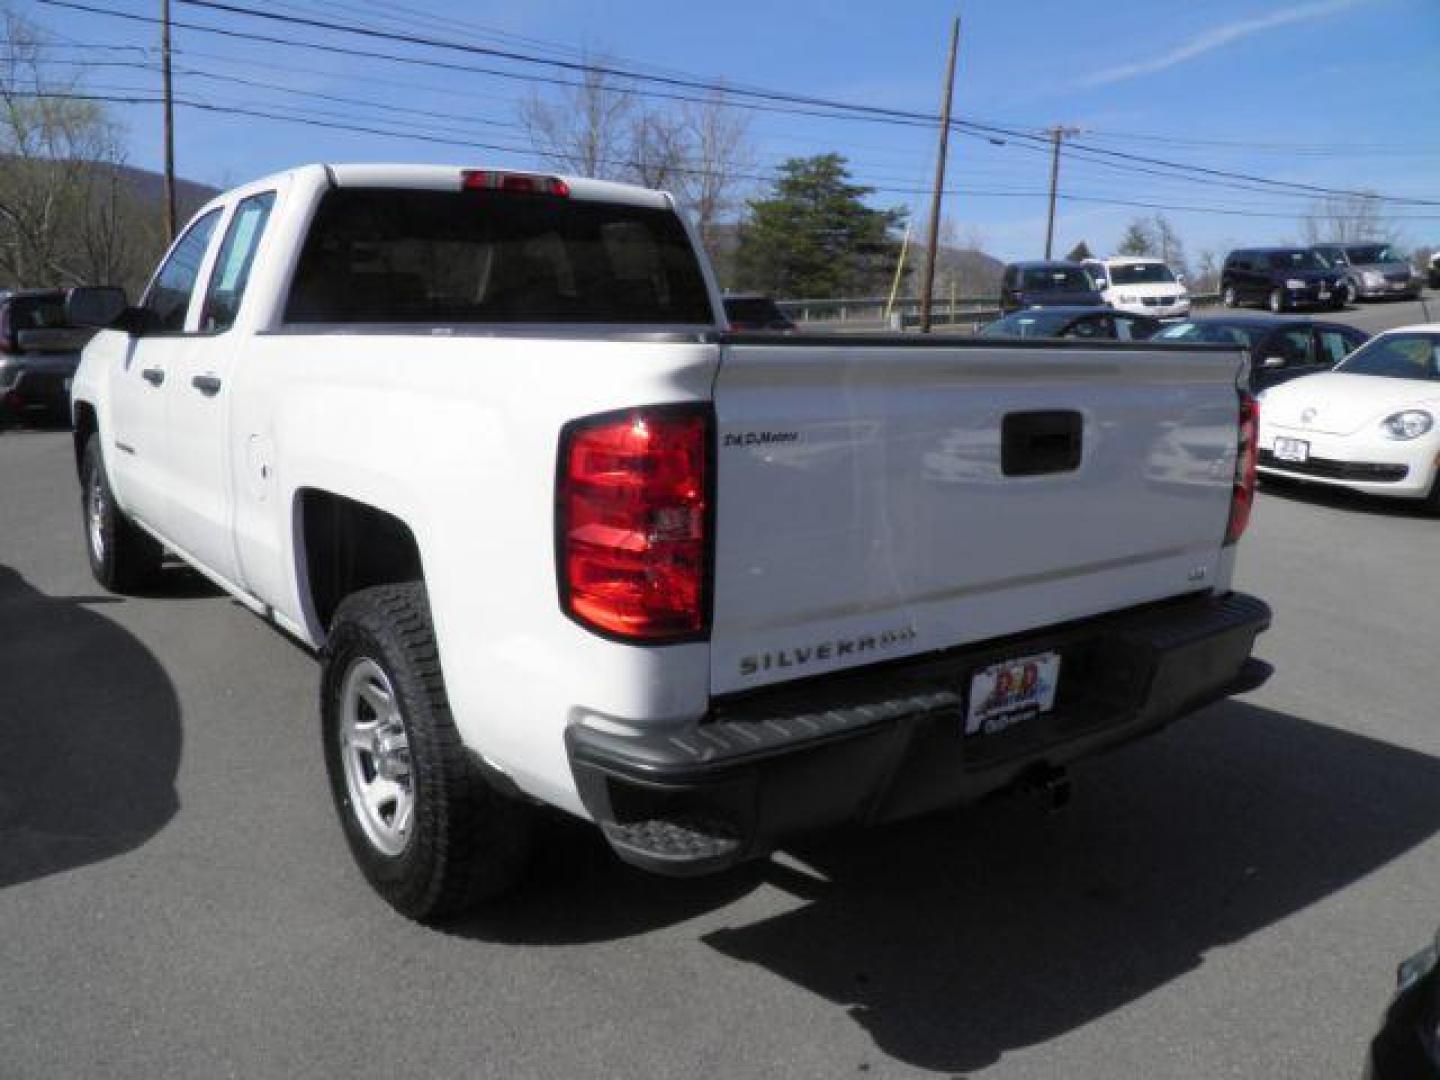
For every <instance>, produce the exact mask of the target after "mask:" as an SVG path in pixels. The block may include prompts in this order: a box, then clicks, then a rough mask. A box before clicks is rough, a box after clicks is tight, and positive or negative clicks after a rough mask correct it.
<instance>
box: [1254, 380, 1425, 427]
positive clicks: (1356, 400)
mask: <svg viewBox="0 0 1440 1080" xmlns="http://www.w3.org/2000/svg"><path fill="white" fill-rule="evenodd" d="M1437 406H1440V383H1435V382H1429V381H1427V380H1424V379H1389V378H1384V377H1383V376H1379V375H1346V374H1345V373H1344V372H1340V371H1330V372H1325V373H1323V374H1320V375H1307V376H1305V377H1304V378H1300V379H1292V380H1291V381H1290V382H1287V383H1284V384H1282V385H1280V386H1275V387H1271V388H1270V389H1269V390H1266V391H1265V396H1264V398H1263V400H1262V401H1261V404H1260V419H1261V422H1262V423H1264V424H1277V425H1279V426H1280V427H1286V428H1301V429H1308V430H1310V431H1317V432H1321V433H1323V434H1326V435H1351V434H1354V433H1355V432H1357V431H1359V430H1360V429H1361V428H1362V427H1364V426H1365V425H1366V424H1373V423H1378V422H1379V421H1381V420H1383V419H1385V417H1387V416H1389V415H1390V414H1391V413H1396V412H1400V411H1401V410H1402V409H1414V408H1421V407H1426V408H1429V409H1430V411H1432V412H1433V411H1436V408H1437Z"/></svg>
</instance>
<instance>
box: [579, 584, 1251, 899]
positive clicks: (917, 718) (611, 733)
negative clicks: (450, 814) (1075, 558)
mask: <svg viewBox="0 0 1440 1080" xmlns="http://www.w3.org/2000/svg"><path fill="white" fill-rule="evenodd" d="M1269 624H1270V609H1269V608H1268V607H1267V606H1266V605H1265V604H1264V603H1263V602H1262V601H1260V600H1257V599H1255V598H1254V597H1249V596H1245V595H1242V594H1238V593H1231V594H1229V595H1227V596H1224V597H1219V598H1216V597H1209V596H1207V597H1194V598H1186V599H1183V600H1180V601H1174V602H1166V603H1163V604H1159V605H1149V606H1147V607H1144V608H1140V609H1134V610H1131V611H1126V612H1121V613H1118V614H1115V615H1108V616H1101V617H1099V618H1095V619H1087V620H1083V621H1081V622H1077V623H1073V624H1069V625H1066V626H1063V627H1057V628H1052V629H1049V630H1046V631H1042V632H1040V633H1035V634H1028V635H1021V636H1017V637H1014V638H1007V639H1004V640H1001V641H994V642H986V643H983V644H981V645H976V646H970V647H966V648H962V649H956V650H950V651H947V652H945V653H939V654H931V655H930V656H928V657H925V658H922V659H919V660H911V661H902V662H899V663H895V664H886V665H881V666H878V667H876V668H873V669H866V670H864V671H860V672H854V673H849V674H845V675H839V676H824V677H820V678H817V679H813V680H806V681H805V682H803V683H800V684H797V685H794V686H787V687H778V688H771V689H766V690H762V691H757V692H755V693H750V694H745V695H737V696H734V697H732V698H727V699H717V700H716V701H715V703H714V706H713V707H712V709H711V712H710V714H709V715H708V716H707V717H706V718H705V719H704V720H702V721H699V722H696V723H691V724H688V725H685V726H683V727H680V728H667V729H665V730H663V731H657V732H646V733H643V734H623V733H620V732H619V731H617V730H611V729H607V730H600V729H598V728H594V727H590V726H587V725H585V724H583V723H582V724H575V725H572V726H571V727H570V728H569V730H568V731H567V734H566V746H567V751H568V753H569V757H570V765H571V769H572V771H573V773H574V776H575V782H576V786H577V789H578V790H579V793H580V797H581V799H582V801H583V802H584V804H585V808H586V810H587V811H588V812H589V813H590V815H591V816H592V817H593V818H594V819H595V820H596V821H597V822H598V823H599V824H600V826H601V828H602V830H603V831H604V833H605V835H606V837H607V839H608V840H609V841H610V844H611V846H612V847H614V849H615V850H616V852H617V853H618V854H619V855H620V856H621V858H623V859H625V860H626V861H627V862H631V863H634V864H636V865H638V866H642V867H644V868H646V869H649V870H655V871H659V872H662V873H669V874H698V873H705V872H709V871H713V870H719V869H723V868H725V867H727V866H730V865H732V864H734V863H736V862H739V861H741V860H743V859H746V858H751V857H754V856H758V855H763V854H765V853H767V852H768V851H770V850H772V849H773V848H775V847H776V846H778V845H779V844H780V843H782V842H783V841H785V840H786V839H788V838H791V837H793V836H795V835H797V834H801V833H805V832H810V831H813V830H816V829H821V828H825V827H828V826H833V825H838V824H842V823H845V822H851V821H863V822H880V821H888V820H895V819H899V818H903V817H909V816H912V815H915V814H920V813H924V812H926V811H929V810H934V809H938V808H941V807H944V806H949V805H955V804H959V803H965V802H972V801H975V800H977V799H980V798H982V797H984V796H985V795H988V794H990V793H992V792H995V791H998V790H1000V789H1002V788H1006V787H1009V786H1011V785H1014V784H1016V783H1020V782H1023V781H1025V780H1026V779H1027V778H1028V777H1030V776H1035V775H1039V774H1042V773H1045V772H1048V771H1049V770H1052V769H1054V768H1055V767H1058V766H1061V765H1064V764H1066V763H1068V762H1070V761H1073V760H1075V759H1077V758H1080V757H1084V756H1086V755H1088V754H1092V753H1095V752H1097V751H1100V750H1103V749H1106V748H1108V747H1110V746H1114V745H1117V744H1119V743H1122V742H1125V741H1128V740H1130V739H1134V738H1137V737H1139V736H1141V735H1145V734H1148V733H1149V732H1152V731H1156V730H1158V729H1160V728H1161V727H1163V726H1165V725H1166V724H1167V723H1169V722H1170V721H1171V720H1174V719H1176V718H1178V717H1180V716H1183V715H1185V714H1186V713H1189V712H1192V711H1194V710H1195V709H1198V708H1200V707H1201V706H1203V705H1206V704H1208V703H1209V702H1212V701H1214V700H1216V699H1218V698H1221V697H1224V696H1226V695H1228V694H1231V693H1236V692H1240V691H1243V690H1247V689H1251V688H1253V687H1254V686H1258V685H1259V684H1260V683H1262V682H1264V680H1265V678H1267V677H1268V675H1269V669H1268V667H1267V666H1266V665H1264V664H1261V663H1260V662H1259V661H1252V660H1251V659H1250V650H1251V648H1252V646H1253V644H1254V641H1255V637H1256V635H1257V634H1259V633H1261V632H1262V631H1264V630H1265V629H1266V628H1267V627H1268V626H1269ZM1048 651H1056V652H1059V653H1060V655H1061V672H1060V680H1059V689H1058V693H1057V697H1056V701H1055V707H1054V709H1053V710H1052V711H1051V712H1049V713H1046V714H1043V715H1039V716H1034V717H1032V718H1031V719H1029V720H1026V721H1023V722H1022V723H1020V724H1017V725H1015V726H1014V727H1012V728H1009V729H1007V730H1005V731H1003V732H1001V733H999V734H995V735H984V736H971V737H966V736H964V735H963V734H962V730H963V722H962V719H963V716H964V713H965V696H966V694H967V692H968V687H969V685H970V676H971V675H972V674H974V673H975V672H976V671H978V670H980V669H981V668H984V667H986V666H988V665H990V664H993V663H996V662H999V661H1002V660H1006V659H1011V658H1015V657H1023V656H1027V655H1031V654H1034V653H1039V652H1048Z"/></svg>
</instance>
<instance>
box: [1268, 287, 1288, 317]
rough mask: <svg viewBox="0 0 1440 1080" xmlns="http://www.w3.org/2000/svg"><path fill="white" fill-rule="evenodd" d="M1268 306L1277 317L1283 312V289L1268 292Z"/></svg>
mask: <svg viewBox="0 0 1440 1080" xmlns="http://www.w3.org/2000/svg"><path fill="white" fill-rule="evenodd" d="M1268 306H1269V308H1270V310H1271V311H1273V312H1274V313H1275V314H1276V315H1279V314H1280V313H1281V312H1283V311H1284V310H1285V292H1284V290H1283V289H1271V290H1270V299H1269V301H1268Z"/></svg>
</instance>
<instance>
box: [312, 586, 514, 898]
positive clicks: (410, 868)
mask: <svg viewBox="0 0 1440 1080" xmlns="http://www.w3.org/2000/svg"><path fill="white" fill-rule="evenodd" d="M321 726H322V733H323V737H324V751H325V765H326V769H327V771H328V773H329V776H330V789H331V793H332V795H333V796H334V799H335V806H336V809H337V810H338V812H339V815H340V821H341V824H342V826H343V828H344V830H345V839H346V840H347V841H348V843H349V845H350V851H351V853H352V854H353V855H354V857H355V861H356V862H357V863H358V864H359V866H360V870H361V872H362V873H364V875H365V877H366V878H367V879H368V880H369V882H370V884H371V885H372V886H374V888H375V890H376V891H377V892H379V893H380V895H381V896H382V897H384V898H385V900H386V901H388V902H389V903H390V905H391V906H392V907H394V908H395V909H396V910H397V911H399V912H400V913H401V914H404V915H407V916H409V917H410V918H412V919H416V920H419V921H421V922H433V921H438V920H441V919H444V918H445V917H447V916H450V915H454V914H457V913H459V912H461V911H464V910H466V909H467V908H470V907H473V906H474V905H475V904H477V903H478V902H479V901H481V900H484V899H487V898H489V897H493V896H497V895H499V894H500V893H503V892H505V891H506V890H507V889H509V888H511V887H512V886H513V885H515V884H516V883H517V882H518V881H519V880H520V878H521V876H522V874H523V872H524V868H525V864H526V861H527V855H528V852H529V848H530V844H531V835H532V831H533V827H534V822H533V818H534V811H533V810H532V809H531V808H530V807H529V806H527V805H525V804H524V803H521V802H520V801H518V800H517V799H515V798H512V797H510V796H508V795H505V794H502V793H501V792H500V791H498V790H497V789H496V788H495V787H494V786H493V785H492V784H491V783H490V782H489V781H488V779H487V778H486V776H485V775H484V773H483V771H482V766H481V765H480V763H479V761H478V760H477V759H475V758H473V757H472V756H471V755H470V753H469V752H467V750H466V749H465V747H464V746H463V744H462V743H461V741H460V736H459V734H458V733H457V731H456V730H455V724H454V721H453V718H452V717H451V714H450V705H449V700H448V698H447V697H446V694H445V682H444V679H443V678H442V676H441V672H440V659H439V655H438V653H437V651H436V646H435V633H434V630H433V629H432V628H431V623H430V608H429V602H428V600H427V597H426V594H425V587H424V586H423V585H421V584H419V583H418V582H412V583H409V584H403V585H381V586H377V587H375V588H372V589H365V590H362V591H361V592H357V593H354V594H352V595H351V596H349V597H347V598H346V599H345V600H344V601H343V602H342V603H341V605H340V607H339V609H338V610H337V611H336V613H335V620H334V624H333V626H332V628H331V631H330V638H329V641H328V642H327V644H326V646H325V653H324V665H323V669H322V674H321Z"/></svg>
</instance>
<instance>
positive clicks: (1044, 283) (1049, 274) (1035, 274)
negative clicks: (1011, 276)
mask: <svg viewBox="0 0 1440 1080" xmlns="http://www.w3.org/2000/svg"><path fill="white" fill-rule="evenodd" d="M1020 288H1022V289H1023V290H1025V291H1026V292H1093V291H1094V289H1095V283H1094V282H1093V281H1091V280H1090V275H1089V274H1087V273H1086V272H1085V271H1084V270H1082V269H1080V267H1078V266H1046V267H1034V266H1032V267H1029V268H1028V269H1025V270H1022V271H1021V272H1020Z"/></svg>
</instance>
